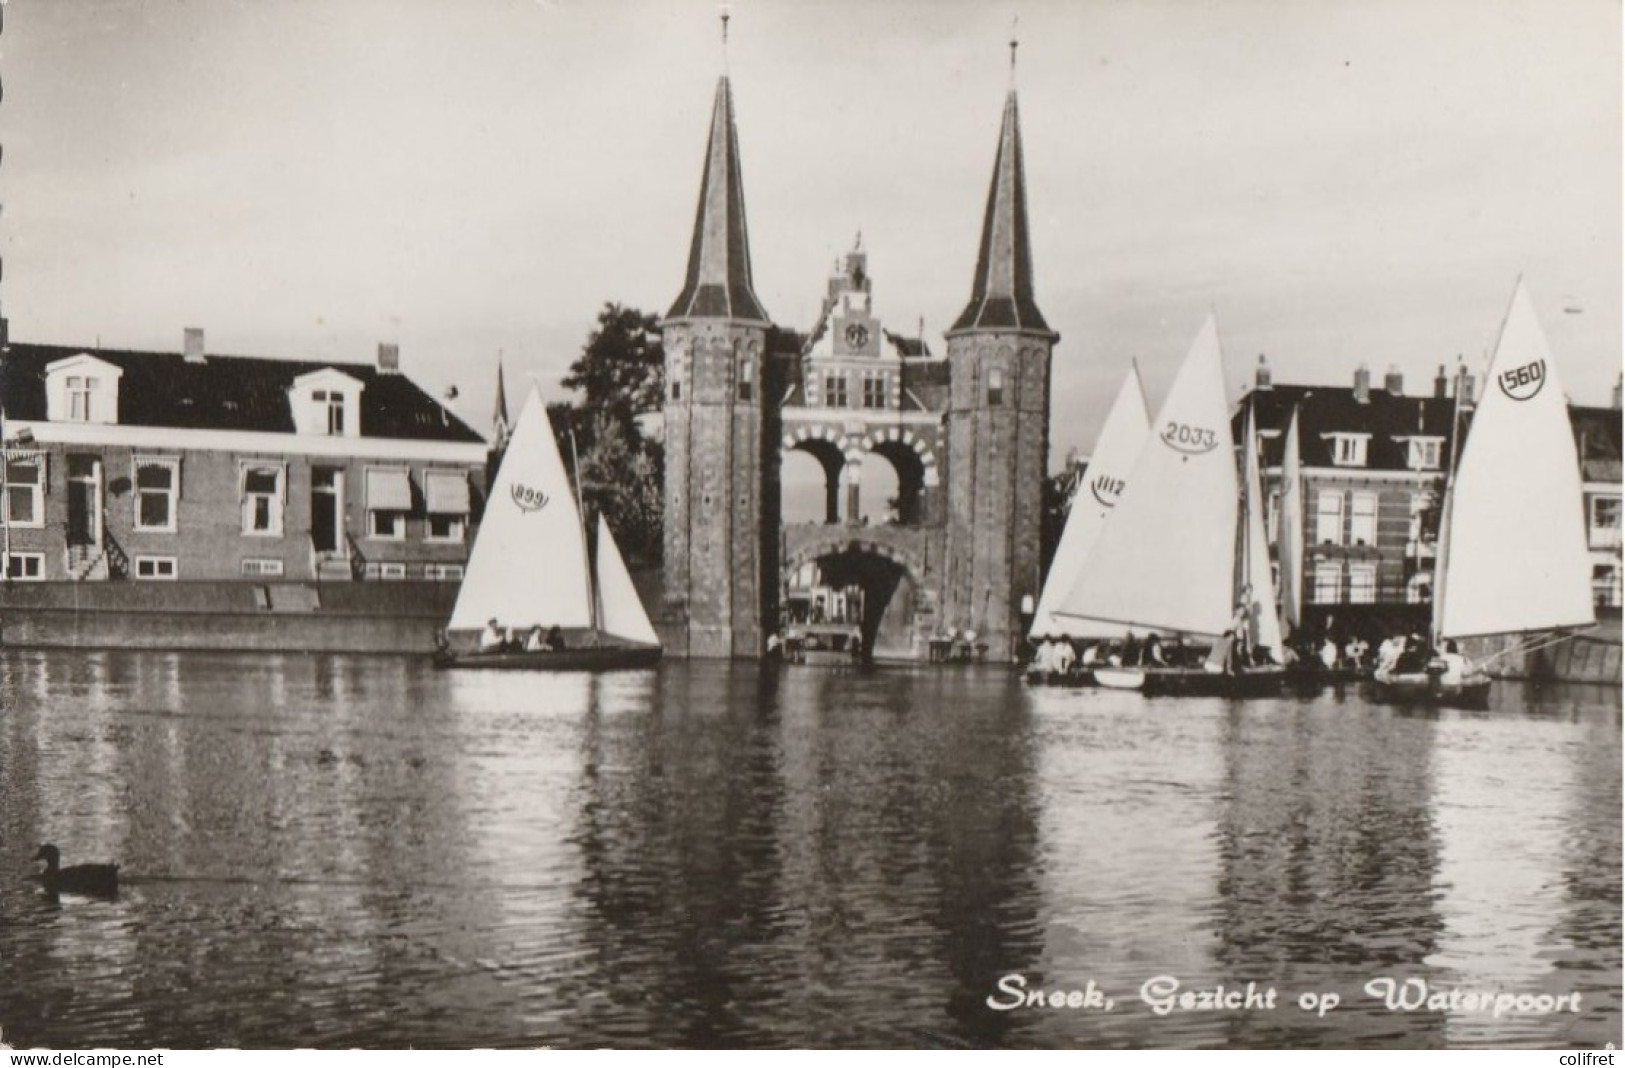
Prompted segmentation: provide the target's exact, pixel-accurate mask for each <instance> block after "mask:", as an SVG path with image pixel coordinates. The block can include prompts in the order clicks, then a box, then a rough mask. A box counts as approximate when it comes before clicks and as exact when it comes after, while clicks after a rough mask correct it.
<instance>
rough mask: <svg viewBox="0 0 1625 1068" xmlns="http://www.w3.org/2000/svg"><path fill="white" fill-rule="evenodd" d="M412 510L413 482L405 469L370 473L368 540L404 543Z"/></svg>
mask: <svg viewBox="0 0 1625 1068" xmlns="http://www.w3.org/2000/svg"><path fill="white" fill-rule="evenodd" d="M411 510H412V479H411V476H410V474H408V472H407V470H406V469H405V468H403V467H391V468H369V469H368V471H367V537H369V538H374V539H379V540H383V541H400V540H402V539H403V538H405V537H406V514H407V513H408V512H410V511H411Z"/></svg>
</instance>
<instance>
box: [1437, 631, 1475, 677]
mask: <svg viewBox="0 0 1625 1068" xmlns="http://www.w3.org/2000/svg"><path fill="white" fill-rule="evenodd" d="M1434 659H1435V660H1436V661H1437V662H1438V663H1439V664H1440V665H1442V666H1443V667H1444V674H1443V675H1441V676H1439V681H1440V682H1442V683H1444V684H1445V685H1446V686H1460V685H1461V684H1462V683H1463V682H1465V681H1467V669H1468V664H1467V658H1466V657H1465V656H1462V655H1461V653H1460V652H1459V651H1457V649H1456V643H1455V642H1454V641H1452V640H1451V639H1449V638H1446V639H1445V643H1444V649H1443V650H1442V651H1440V653H1439V654H1438V656H1436V657H1435V658H1434Z"/></svg>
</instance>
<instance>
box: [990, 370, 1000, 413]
mask: <svg viewBox="0 0 1625 1068" xmlns="http://www.w3.org/2000/svg"><path fill="white" fill-rule="evenodd" d="M987 403H988V407H997V406H998V405H1000V404H1003V403H1004V372H1003V371H1001V370H999V369H998V368H994V369H993V370H991V371H989V372H988V373H987Z"/></svg>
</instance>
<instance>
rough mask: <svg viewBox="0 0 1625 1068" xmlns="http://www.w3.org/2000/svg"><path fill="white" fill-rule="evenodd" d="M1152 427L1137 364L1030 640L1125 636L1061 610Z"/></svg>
mask: <svg viewBox="0 0 1625 1068" xmlns="http://www.w3.org/2000/svg"><path fill="white" fill-rule="evenodd" d="M1149 429H1150V423H1149V417H1148V416H1147V415H1146V405H1145V389H1144V387H1143V386H1142V385H1141V384H1140V372H1139V369H1138V368H1134V369H1132V370H1130V371H1129V373H1128V376H1127V377H1126V378H1124V379H1123V385H1122V386H1121V388H1119V389H1118V391H1117V399H1116V400H1115V401H1113V402H1112V407H1111V411H1110V412H1109V413H1107V416H1106V422H1105V425H1104V426H1102V427H1101V430H1100V437H1099V438H1098V439H1096V441H1095V451H1094V454H1093V455H1092V456H1091V457H1090V458H1089V465H1088V467H1087V468H1086V470H1085V472H1084V480H1083V482H1082V483H1081V484H1080V485H1079V486H1078V487H1077V491H1076V493H1075V494H1074V495H1073V500H1072V508H1071V510H1070V511H1069V512H1068V513H1067V517H1066V526H1065V528H1064V529H1063V530H1062V531H1061V541H1060V544H1059V545H1058V546H1056V549H1055V558H1054V560H1052V561H1051V562H1050V568H1049V575H1048V576H1047V577H1046V578H1045V580H1044V589H1043V591H1042V592H1041V593H1040V594H1039V596H1038V608H1037V610H1036V611H1035V612H1034V613H1033V623H1032V627H1031V629H1030V630H1029V631H1028V640H1030V641H1033V642H1042V641H1044V640H1045V639H1050V638H1065V639H1078V638H1097V639H1098V638H1116V637H1121V636H1122V633H1123V629H1122V628H1121V627H1120V626H1118V625H1116V624H1115V623H1109V622H1106V621H1104V620H1096V619H1085V618H1082V617H1079V616H1067V615H1059V614H1057V612H1056V609H1057V608H1058V607H1059V605H1060V603H1061V601H1062V599H1063V598H1064V597H1065V596H1066V594H1067V593H1068V591H1070V590H1071V589H1072V586H1073V584H1074V583H1075V582H1076V581H1077V578H1078V571H1079V569H1080V568H1082V567H1083V562H1084V560H1086V559H1088V556H1089V550H1090V549H1091V548H1092V547H1093V546H1094V543H1095V539H1096V538H1097V537H1098V536H1099V535H1100V531H1101V529H1102V528H1103V527H1104V526H1105V524H1106V519H1107V517H1109V516H1110V515H1111V514H1112V509H1113V508H1115V507H1116V505H1117V499H1118V498H1119V497H1120V496H1122V493H1123V487H1124V486H1125V485H1126V484H1127V480H1128V475H1129V471H1130V469H1131V468H1132V467H1133V465H1134V460H1135V458H1136V457H1137V456H1139V454H1140V450H1141V449H1142V448H1144V446H1145V439H1146V434H1147V432H1148V431H1149ZM1035 667H1036V668H1037V670H1036V671H1030V672H1029V676H1028V677H1029V678H1031V679H1033V680H1034V681H1043V682H1049V681H1057V678H1056V677H1052V676H1053V675H1054V673H1053V672H1051V671H1046V670H1045V667H1046V665H1042V664H1039V665H1035ZM1077 679H1078V680H1079V681H1087V680H1086V676H1078V677H1077Z"/></svg>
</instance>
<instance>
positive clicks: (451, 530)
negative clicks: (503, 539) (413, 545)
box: [423, 470, 469, 542]
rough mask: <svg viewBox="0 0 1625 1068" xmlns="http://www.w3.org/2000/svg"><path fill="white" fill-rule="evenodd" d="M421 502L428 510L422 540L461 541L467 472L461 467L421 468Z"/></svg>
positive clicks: (465, 517)
mask: <svg viewBox="0 0 1625 1068" xmlns="http://www.w3.org/2000/svg"><path fill="white" fill-rule="evenodd" d="M423 498H424V506H425V508H426V510H427V511H428V513H429V531H428V534H427V535H426V536H425V538H424V540H425V541H449V542H461V541H462V540H463V537H464V535H465V533H466V531H467V529H468V512H469V498H468V476H467V474H465V473H464V472H462V471H433V470H430V471H425V472H423Z"/></svg>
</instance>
